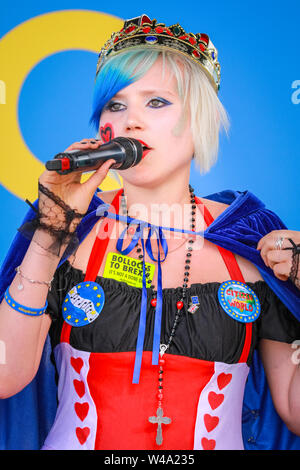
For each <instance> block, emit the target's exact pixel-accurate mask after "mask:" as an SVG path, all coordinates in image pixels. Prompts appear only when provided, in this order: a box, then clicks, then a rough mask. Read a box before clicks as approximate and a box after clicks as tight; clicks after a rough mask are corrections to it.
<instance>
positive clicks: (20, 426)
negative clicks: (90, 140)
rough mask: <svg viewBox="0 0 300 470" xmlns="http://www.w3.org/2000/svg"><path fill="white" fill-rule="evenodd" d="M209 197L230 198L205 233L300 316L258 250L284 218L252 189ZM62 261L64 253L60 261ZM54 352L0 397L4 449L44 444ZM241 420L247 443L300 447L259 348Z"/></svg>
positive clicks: (19, 242) (7, 275)
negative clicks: (276, 402)
mask: <svg viewBox="0 0 300 470" xmlns="http://www.w3.org/2000/svg"><path fill="white" fill-rule="evenodd" d="M206 198H207V199H211V200H214V201H217V202H222V203H225V204H229V207H228V208H227V209H226V210H225V211H224V212H223V213H222V214H221V215H220V216H219V217H218V218H217V219H216V220H215V221H214V222H213V223H212V224H211V225H210V226H209V227H208V228H207V230H206V231H205V233H204V236H205V238H206V239H207V240H209V241H210V242H212V243H214V244H216V245H219V246H221V247H223V248H225V249H227V250H230V251H232V252H233V253H235V254H238V255H240V256H242V257H244V258H246V259H248V260H249V261H251V262H252V263H253V264H254V265H255V266H256V267H257V268H258V270H259V271H260V273H261V275H262V277H263V278H264V280H265V281H266V282H267V283H268V285H269V286H270V287H271V289H272V290H273V291H274V292H275V293H276V294H277V296H278V297H279V298H280V299H281V301H282V302H283V303H284V304H285V305H286V306H287V308H288V309H289V310H290V311H291V312H292V313H293V314H294V315H295V317H296V318H297V319H298V320H300V295H299V290H298V289H297V288H296V287H295V286H294V285H293V284H292V283H291V282H290V281H286V282H283V281H280V280H279V279H277V278H276V277H275V276H274V274H273V271H272V270H271V269H270V268H268V267H266V265H265V264H264V262H263V260H262V258H261V256H260V253H259V251H258V250H256V246H257V243H258V241H259V240H260V238H262V237H263V236H264V235H266V234H267V233H269V232H270V231H272V230H280V229H286V226H285V225H284V224H283V222H282V221H281V220H280V219H279V218H278V217H277V216H276V214H274V213H273V212H272V211H270V210H268V209H266V208H265V206H264V204H263V203H262V202H261V201H260V200H259V199H258V198H257V197H256V196H255V195H254V194H252V193H251V192H249V191H244V192H239V191H231V190H226V191H222V192H220V193H215V194H212V195H210V196H207V197H206ZM36 204H37V202H35V205H36ZM98 206H99V198H98V197H97V196H96V195H95V196H94V197H93V199H92V201H91V204H90V207H89V210H88V213H87V215H86V216H85V218H84V219H83V220H82V222H81V224H80V225H79V226H78V229H77V233H78V238H79V241H80V242H81V241H82V240H83V239H84V238H85V236H86V235H87V234H88V233H89V232H90V230H91V229H92V227H93V226H94V224H95V223H96V222H97V220H98V217H97V216H96V208H97V207H98ZM34 217H35V213H34V211H33V210H32V209H30V210H29V211H28V213H27V214H26V217H25V219H24V222H25V221H27V220H30V219H33V218H34ZM29 243H30V242H29V241H28V240H27V239H25V238H24V237H23V235H21V234H20V233H17V235H16V236H15V238H14V240H13V242H12V245H11V247H10V250H9V252H8V254H7V256H6V258H5V261H4V263H3V265H2V268H1V271H0V300H2V298H3V295H4V292H5V290H6V288H7V286H8V285H10V283H11V282H12V280H13V278H14V276H15V267H16V266H18V265H20V264H21V262H22V259H23V257H24V254H25V253H26V250H27V248H28V245H29ZM62 262H64V258H63V259H62V260H61V262H60V264H61V263H62ZM12 334H13V331H12ZM50 353H51V348H50V342H49V338H47V341H46V344H45V347H44V351H43V355H42V360H41V364H40V367H39V370H38V373H37V375H36V377H35V379H34V380H33V381H32V382H31V383H30V384H29V385H28V386H27V387H25V389H24V390H22V391H21V392H20V393H18V394H17V395H15V396H13V397H11V398H8V399H5V400H0V449H20V450H22V449H33V450H34V449H40V448H41V446H42V444H43V442H44V439H45V437H46V436H47V434H48V432H49V430H50V428H51V425H52V423H53V421H54V418H55V413H56V405H57V402H56V384H55V371H54V366H53V364H52V363H51V361H50ZM242 424H243V438H244V445H245V449H248V450H250V449H253V450H273V449H274V450H295V449H300V437H298V436H295V435H294V434H292V433H291V432H290V431H288V429H287V428H286V426H285V424H284V423H283V422H282V420H281V419H280V418H279V416H278V415H277V413H276V411H275V410H274V407H273V403H272V399H271V395H270V391H269V388H268V385H267V382H266V377H265V374H264V370H263V368H262V364H261V361H260V358H259V355H258V352H257V351H255V352H254V357H253V362H252V365H251V368H250V373H249V377H248V380H247V383H246V389H245V396H244V406H243V420H242Z"/></svg>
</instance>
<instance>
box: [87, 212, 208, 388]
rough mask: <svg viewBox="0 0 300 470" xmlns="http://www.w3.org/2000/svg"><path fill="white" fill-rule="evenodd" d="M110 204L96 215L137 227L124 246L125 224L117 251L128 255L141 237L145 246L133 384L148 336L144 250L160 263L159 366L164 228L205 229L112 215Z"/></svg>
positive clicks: (156, 353) (154, 352)
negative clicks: (172, 225)
mask: <svg viewBox="0 0 300 470" xmlns="http://www.w3.org/2000/svg"><path fill="white" fill-rule="evenodd" d="M109 207H110V206H109V205H108V204H103V205H101V206H100V207H99V208H98V209H97V212H96V215H97V216H100V217H101V216H103V215H104V216H105V217H108V218H114V219H116V220H120V221H123V222H126V223H128V222H129V223H130V225H131V226H132V225H136V229H135V232H134V235H133V237H132V239H131V242H130V243H129V245H128V246H127V247H126V248H123V244H124V237H125V235H126V233H127V230H128V227H125V229H124V230H123V232H122V233H121V235H120V237H119V238H118V241H117V244H116V248H117V250H118V251H119V252H120V253H121V254H123V255H128V254H129V253H131V251H132V250H133V249H134V248H135V246H136V245H137V244H138V242H139V240H141V245H142V249H143V282H142V286H143V287H142V301H141V311H140V322H139V330H138V337H137V346H136V355H135V363H134V371H133V379H132V383H135V384H138V383H139V378H140V371H141V364H142V355H143V349H144V338H145V330H146V315H147V287H146V275H145V274H146V270H145V249H146V251H147V253H148V255H149V257H150V258H151V259H152V260H153V261H155V262H157V268H158V271H157V302H156V310H155V320H154V335H153V347H152V364H153V365H157V364H158V360H159V349H160V335H161V317H162V303H163V293H162V271H161V263H162V262H163V261H165V259H166V257H167V254H168V244H167V240H166V238H165V236H164V233H163V230H169V231H174V232H181V233H190V234H192V235H201V236H203V234H204V232H193V231H191V230H182V229H175V228H170V227H160V226H157V225H152V224H150V223H149V222H144V221H142V220H139V219H133V218H131V217H129V216H122V215H119V214H113V213H110V212H108V209H109ZM147 228H148V229H149V230H148V236H147V239H146V243H145V242H144V238H143V233H144V230H145V229H147ZM153 235H156V239H157V253H158V254H157V259H155V257H154V255H153V251H152V246H151V237H152V236H153ZM160 247H161V248H162V250H163V254H164V257H163V259H161V258H160Z"/></svg>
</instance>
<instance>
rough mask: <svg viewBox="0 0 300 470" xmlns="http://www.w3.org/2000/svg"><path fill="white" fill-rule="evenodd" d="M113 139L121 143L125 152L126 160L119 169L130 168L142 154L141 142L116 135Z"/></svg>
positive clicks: (138, 160) (139, 159)
mask: <svg viewBox="0 0 300 470" xmlns="http://www.w3.org/2000/svg"><path fill="white" fill-rule="evenodd" d="M113 140H114V142H118V143H119V144H120V145H122V147H123V148H124V150H125V154H126V161H125V162H124V164H123V165H122V166H121V167H120V168H119V169H126V168H130V167H131V166H134V165H136V164H137V163H139V162H140V161H141V159H142V156H143V146H142V144H141V142H139V141H138V140H136V139H133V138H127V137H116V138H115V139H113Z"/></svg>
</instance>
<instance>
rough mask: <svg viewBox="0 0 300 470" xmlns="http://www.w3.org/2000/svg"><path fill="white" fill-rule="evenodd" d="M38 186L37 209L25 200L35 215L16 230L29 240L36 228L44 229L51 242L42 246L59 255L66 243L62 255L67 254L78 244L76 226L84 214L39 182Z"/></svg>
mask: <svg viewBox="0 0 300 470" xmlns="http://www.w3.org/2000/svg"><path fill="white" fill-rule="evenodd" d="M38 188H39V204H38V210H37V209H36V208H35V207H34V206H33V205H32V204H31V203H30V202H29V201H28V200H26V202H27V203H28V204H29V205H30V206H31V208H32V209H33V210H34V211H35V213H36V217H35V218H34V219H33V220H31V221H28V222H25V223H24V224H23V225H22V226H21V227H20V228H19V229H18V230H19V232H20V233H22V235H24V236H25V238H27V239H29V240H31V239H32V237H33V234H34V232H35V231H36V230H37V229H39V230H43V231H46V232H47V233H49V234H50V235H51V236H52V240H53V243H52V244H51V245H50V246H49V247H44V246H43V248H44V249H46V250H47V251H49V252H50V253H52V254H54V255H56V256H59V255H60V253H61V248H62V246H64V245H67V248H66V249H65V252H64V256H69V255H70V254H71V253H72V252H73V251H74V250H75V249H76V248H77V246H78V244H79V241H78V237H77V233H76V228H77V225H78V224H79V223H80V221H81V219H82V217H84V214H80V213H78V212H76V211H75V210H73V209H71V207H69V206H68V205H67V204H66V203H65V202H64V201H63V200H62V199H60V198H59V197H58V196H56V195H55V194H54V193H52V192H51V191H50V190H49V189H48V188H46V187H45V186H43V185H42V184H41V183H40V182H39V185H38Z"/></svg>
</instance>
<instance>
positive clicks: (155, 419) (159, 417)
mask: <svg viewBox="0 0 300 470" xmlns="http://www.w3.org/2000/svg"><path fill="white" fill-rule="evenodd" d="M148 419H149V422H150V423H152V424H157V432H156V439H155V442H156V444H157V445H158V446H161V445H162V442H163V437H162V427H161V425H162V424H170V423H171V421H172V420H171V418H168V417H167V416H164V412H163V409H162V408H160V407H159V408H157V411H156V416H150V418H148Z"/></svg>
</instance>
